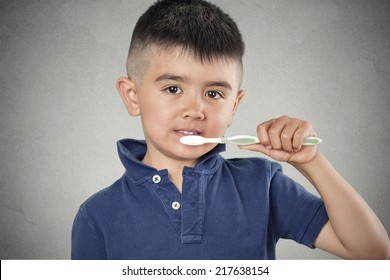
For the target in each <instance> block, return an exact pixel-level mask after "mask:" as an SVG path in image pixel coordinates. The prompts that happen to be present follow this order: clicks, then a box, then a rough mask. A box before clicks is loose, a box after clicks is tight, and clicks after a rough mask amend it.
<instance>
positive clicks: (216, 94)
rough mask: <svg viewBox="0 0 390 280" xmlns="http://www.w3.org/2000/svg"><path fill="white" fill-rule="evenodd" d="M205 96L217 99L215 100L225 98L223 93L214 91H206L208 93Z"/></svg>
mask: <svg viewBox="0 0 390 280" xmlns="http://www.w3.org/2000/svg"><path fill="white" fill-rule="evenodd" d="M204 95H205V96H207V97H210V98H211V99H215V100H217V99H221V98H223V94H222V93H221V92H219V91H214V90H209V91H206V93H205V94H204Z"/></svg>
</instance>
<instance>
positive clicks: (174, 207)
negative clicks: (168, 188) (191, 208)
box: [172, 201, 180, 210]
mask: <svg viewBox="0 0 390 280" xmlns="http://www.w3.org/2000/svg"><path fill="white" fill-rule="evenodd" d="M172 208H173V209H175V210H177V209H179V208H180V203H179V202H177V201H174V202H172Z"/></svg>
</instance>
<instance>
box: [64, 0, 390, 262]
mask: <svg viewBox="0 0 390 280" xmlns="http://www.w3.org/2000/svg"><path fill="white" fill-rule="evenodd" d="M243 53H244V44H243V42H242V38H241V35H240V32H239V30H238V28H237V26H236V24H235V23H234V21H233V20H232V19H231V18H230V17H229V16H228V15H226V14H224V13H223V12H222V11H221V10H220V9H219V8H218V7H216V6H215V5H213V4H210V3H208V2H205V1H202V0H187V1H182V0H176V1H175V0H166V1H164V0H163V1H157V2H156V3H155V4H154V5H152V6H151V7H150V8H149V9H148V10H147V11H146V12H145V13H144V14H143V15H142V16H141V17H140V19H139V20H138V22H137V25H136V27H135V29H134V32H133V37H132V41H131V45H130V51H129V56H128V60H127V71H128V77H126V78H125V77H122V78H120V79H119V80H118V82H117V89H118V91H119V93H120V95H121V97H122V99H123V102H124V104H125V106H126V108H127V110H128V112H129V114H130V115H131V116H140V117H141V121H142V126H143V130H144V134H145V141H144V142H143V141H136V140H130V139H127V140H122V141H119V142H118V152H119V156H120V158H121V160H122V162H123V164H124V166H125V168H126V171H125V174H124V176H123V177H122V178H121V179H120V180H118V181H117V182H115V183H114V184H113V185H112V186H111V187H109V188H106V189H104V190H102V191H100V192H98V193H97V194H95V195H94V196H92V197H91V198H89V199H88V200H87V201H86V202H85V203H84V204H83V205H82V206H81V207H80V210H79V212H78V214H77V216H76V218H75V221H74V225H73V231H72V258H73V259H275V258H276V256H275V245H276V242H277V241H278V239H279V238H288V239H293V240H295V241H296V242H299V243H302V244H304V245H306V246H309V247H312V248H314V247H318V248H321V249H323V250H326V251H328V252H331V253H333V254H335V255H337V256H340V257H342V258H361V259H385V258H388V257H389V255H390V246H389V239H388V236H387V233H386V231H385V229H384V227H383V226H382V224H381V223H380V222H379V220H378V219H377V217H376V216H375V214H374V213H373V212H372V210H371V209H370V208H369V206H368V205H367V204H366V203H365V202H364V200H363V199H362V198H361V197H360V196H359V195H358V194H357V193H356V192H355V191H354V189H353V188H352V187H351V186H350V185H349V184H348V183H347V182H346V181H345V180H344V179H343V178H342V177H341V176H340V175H339V174H338V173H337V171H336V170H335V169H334V168H333V167H332V165H331V164H330V163H329V162H328V161H327V160H326V158H325V156H324V155H323V154H322V153H321V152H320V151H318V150H317V147H316V146H301V143H302V140H303V138H304V137H308V136H315V135H316V134H315V131H314V129H313V127H312V126H311V124H310V123H308V122H306V121H302V120H299V119H293V118H289V117H287V116H283V117H280V118H277V119H273V120H270V121H267V122H264V123H262V124H261V125H259V126H258V128H257V133H258V136H259V138H260V140H261V143H262V144H255V145H251V146H242V147H241V148H245V149H249V150H253V151H257V152H260V153H263V154H266V155H267V156H269V157H271V158H272V159H274V160H276V161H284V162H289V163H290V164H292V165H293V166H294V167H296V168H297V170H299V171H300V172H301V173H302V174H303V175H304V176H306V177H307V178H308V179H309V181H310V182H311V183H312V184H313V186H314V187H315V188H316V189H317V190H318V192H319V194H320V195H321V198H317V197H315V196H314V195H312V194H310V193H309V192H307V191H305V190H304V189H303V187H301V186H300V185H299V184H297V183H296V182H294V181H292V180H291V179H289V178H288V177H286V176H285V175H283V173H282V172H281V167H280V165H279V164H278V163H276V162H271V161H268V160H265V159H261V158H247V159H231V160H225V159H223V158H222V157H221V156H220V155H219V153H220V152H222V151H223V150H224V149H225V146H224V145H216V144H206V145H201V146H186V145H183V144H181V143H180V142H179V139H180V138H181V137H182V136H186V135H201V136H204V137H221V136H223V135H224V134H225V131H226V129H227V127H229V126H230V124H231V122H232V119H233V114H234V112H235V111H236V109H237V107H238V105H239V104H240V102H241V100H242V98H243V96H244V92H243V91H242V90H241V89H240V84H241V77H242V56H243Z"/></svg>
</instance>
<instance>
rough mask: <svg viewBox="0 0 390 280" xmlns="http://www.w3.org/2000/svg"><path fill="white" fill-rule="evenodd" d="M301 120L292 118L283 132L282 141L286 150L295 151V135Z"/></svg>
mask: <svg viewBox="0 0 390 280" xmlns="http://www.w3.org/2000/svg"><path fill="white" fill-rule="evenodd" d="M299 124H300V120H298V119H290V120H289V121H288V123H287V124H286V126H285V127H284V129H283V131H282V132H281V136H280V138H281V142H282V147H283V150H284V151H288V152H293V151H294V148H293V140H294V135H295V133H296V131H297V129H298V128H299Z"/></svg>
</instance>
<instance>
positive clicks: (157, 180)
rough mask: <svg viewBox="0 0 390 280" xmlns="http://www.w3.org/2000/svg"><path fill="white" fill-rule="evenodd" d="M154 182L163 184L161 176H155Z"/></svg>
mask: <svg viewBox="0 0 390 280" xmlns="http://www.w3.org/2000/svg"><path fill="white" fill-rule="evenodd" d="M152 181H153V183H155V184H158V183H160V182H161V177H160V176H159V175H154V176H153V178H152Z"/></svg>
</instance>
